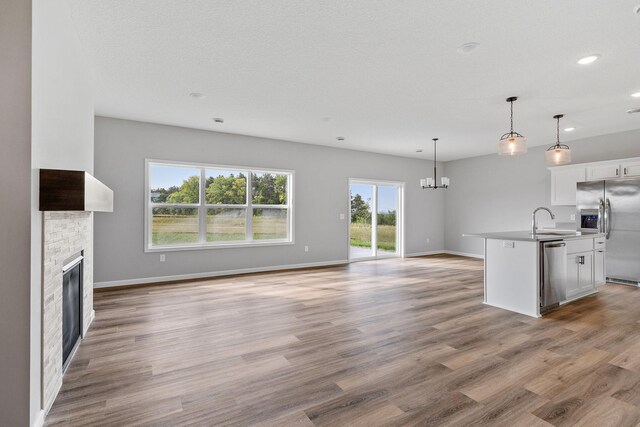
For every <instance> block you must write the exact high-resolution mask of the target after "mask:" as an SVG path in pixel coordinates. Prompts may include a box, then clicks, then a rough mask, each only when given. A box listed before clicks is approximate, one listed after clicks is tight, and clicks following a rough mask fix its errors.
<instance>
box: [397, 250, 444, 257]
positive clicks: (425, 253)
mask: <svg viewBox="0 0 640 427" xmlns="http://www.w3.org/2000/svg"><path fill="white" fill-rule="evenodd" d="M443 253H444V251H428V252H414V253H411V254H404V257H405V258H413V257H417V256H427V255H440V254H443Z"/></svg>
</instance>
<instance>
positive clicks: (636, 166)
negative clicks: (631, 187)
mask: <svg viewBox="0 0 640 427" xmlns="http://www.w3.org/2000/svg"><path fill="white" fill-rule="evenodd" d="M622 176H640V161H635V162H625V163H623V164H622Z"/></svg>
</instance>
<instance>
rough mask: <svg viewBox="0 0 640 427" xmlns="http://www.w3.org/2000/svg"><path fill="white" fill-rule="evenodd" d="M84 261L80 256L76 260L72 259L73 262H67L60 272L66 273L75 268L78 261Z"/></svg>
mask: <svg viewBox="0 0 640 427" xmlns="http://www.w3.org/2000/svg"><path fill="white" fill-rule="evenodd" d="M83 259H84V257H83V256H82V255H80V256H79V257H78V258H76V259H74V260H73V261H70V262H68V263H67V264H65V265H63V266H62V272H63V273H66V272H67V270H69V269H71V268H73V267H75V266H76V265H78V264H80V261H82V260H83Z"/></svg>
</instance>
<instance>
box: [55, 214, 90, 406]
mask: <svg viewBox="0 0 640 427" xmlns="http://www.w3.org/2000/svg"><path fill="white" fill-rule="evenodd" d="M42 238H43V245H42V248H43V253H42V263H43V264H42V286H43V288H42V399H43V402H42V406H43V408H44V409H45V411H48V410H49V409H50V408H51V405H52V404H53V401H54V400H55V398H56V396H57V394H58V391H59V390H60V387H61V386H62V266H63V263H64V261H65V260H67V259H68V258H69V257H71V256H72V255H74V254H77V253H78V252H83V255H84V265H83V297H82V304H83V306H82V307H83V308H82V310H83V319H82V336H83V337H84V335H85V333H86V331H87V329H88V328H89V324H90V323H91V321H92V320H93V317H94V315H95V313H94V311H93V213H92V212H72V211H68V212H44V213H43V233H42Z"/></svg>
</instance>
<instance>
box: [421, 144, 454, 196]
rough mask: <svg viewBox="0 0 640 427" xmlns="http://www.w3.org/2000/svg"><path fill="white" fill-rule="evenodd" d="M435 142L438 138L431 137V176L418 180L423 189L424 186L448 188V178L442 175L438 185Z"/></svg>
mask: <svg viewBox="0 0 640 427" xmlns="http://www.w3.org/2000/svg"><path fill="white" fill-rule="evenodd" d="M437 144H438V138H433V178H424V179H421V180H420V187H422V189H423V190H424V189H425V188H433V189H434V190H435V189H438V188H448V187H449V178H447V177H446V176H443V177H442V178H441V183H440V185H438V181H437V179H438V166H437V165H438V163H437V156H436V155H437V148H436V147H437Z"/></svg>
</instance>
